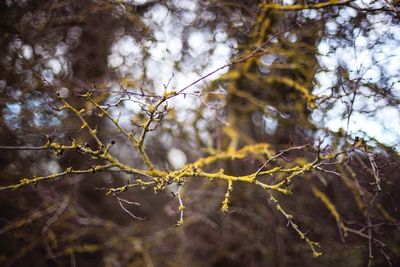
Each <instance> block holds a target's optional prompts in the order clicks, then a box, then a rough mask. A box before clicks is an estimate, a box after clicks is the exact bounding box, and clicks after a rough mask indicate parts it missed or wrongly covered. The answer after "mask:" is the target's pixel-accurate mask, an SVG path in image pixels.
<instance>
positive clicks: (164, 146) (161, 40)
mask: <svg viewBox="0 0 400 267" xmlns="http://www.w3.org/2000/svg"><path fill="white" fill-rule="evenodd" d="M329 3H331V5H329ZM288 6H289V7H291V8H288ZM399 14H400V11H399V4H398V3H397V2H395V1H393V2H392V1H390V0H388V1H386V0H382V1H373V2H368V1H360V0H357V1H341V2H337V3H335V2H325V1H292V0H284V1H273V2H266V1H256V0H254V1H253V0H248V1H240V0H231V1H225V0H220V1H213V0H209V1H206V0H204V1H203V0H176V1H174V0H170V1H151V0H149V1H146V0H136V1H134V0H131V1H127V0H126V1H122V0H121V1H118V0H87V1H75V0H64V1H58V0H55V1H43V0H36V1H29V0H24V1H13V0H6V1H2V2H1V3H0V36H1V38H0V145H1V146H15V147H18V146H30V147H32V146H42V145H44V144H45V143H46V142H47V140H48V138H49V136H52V138H54V140H56V141H57V142H60V143H64V144H67V143H69V142H70V141H69V140H71V139H74V140H77V141H78V142H80V143H85V142H87V143H88V145H92V143H91V142H93V140H91V137H90V135H88V134H86V133H85V132H84V131H80V130H79V128H80V127H81V124H80V122H79V120H78V119H77V118H76V117H74V116H73V115H72V114H70V113H68V112H66V111H61V112H58V111H57V110H56V108H55V107H57V106H59V104H58V101H57V97H56V94H57V92H59V94H61V95H62V96H63V97H65V99H67V100H68V101H69V103H71V104H72V105H74V106H76V107H77V108H78V107H79V109H80V108H84V109H85V113H84V114H83V115H84V116H85V118H86V119H87V121H88V122H89V124H90V125H92V126H93V127H94V128H96V129H97V132H98V135H99V137H100V138H101V139H102V140H103V141H104V142H107V143H109V142H111V141H115V145H114V146H113V147H112V148H111V150H110V151H111V152H112V153H113V154H114V155H115V157H117V158H118V159H119V160H120V161H121V162H123V163H124V164H128V165H129V166H134V167H138V168H145V166H143V163H142V162H141V160H140V155H139V153H137V151H135V150H133V149H132V148H131V146H129V145H128V142H127V140H125V139H124V137H123V136H122V135H121V134H120V133H118V131H117V129H116V128H115V126H114V125H113V124H112V123H111V122H109V121H107V120H105V119H104V118H100V116H98V114H97V113H96V111H95V109H94V108H93V106H92V105H91V104H90V103H87V102H86V101H84V99H82V98H79V97H78V96H77V95H78V94H80V93H81V92H83V91H85V90H88V89H95V93H94V95H93V97H94V99H95V100H96V101H97V102H98V103H101V104H102V105H107V104H109V105H114V104H115V103H118V101H119V100H121V98H123V97H124V96H125V95H124V94H123V93H124V92H126V91H129V92H132V94H133V95H135V94H137V95H139V96H140V95H141V94H143V93H145V94H146V95H155V94H162V93H163V92H164V91H165V90H166V88H167V89H168V90H176V91H179V90H181V89H183V88H185V87H186V86H188V85H190V84H191V83H192V82H194V81H196V80H197V79H199V78H200V77H203V76H204V75H206V74H207V73H210V72H212V71H213V70H215V69H217V68H219V67H221V66H224V65H225V64H229V63H230V62H234V61H235V60H238V59H241V58H244V57H245V56H247V55H249V54H251V53H252V52H253V51H255V50H256V49H258V50H257V52H262V55H260V56H257V57H253V58H250V59H249V60H246V61H245V62H243V63H239V64H231V65H229V66H227V67H225V68H223V69H221V70H220V71H218V72H216V73H214V74H212V75H210V76H207V77H206V78H204V79H203V80H202V81H201V82H198V83H196V84H194V85H193V86H190V87H189V88H187V89H186V90H185V91H184V92H185V93H182V94H180V95H178V96H176V97H174V98H172V99H170V100H169V101H168V104H169V106H171V107H173V108H174V109H173V110H172V111H170V112H169V114H168V116H166V117H165V118H164V119H163V121H162V123H161V124H160V125H159V127H157V129H156V130H155V131H152V132H150V133H149V134H148V136H147V138H146V140H145V146H146V150H147V153H148V154H149V157H150V158H151V159H152V161H153V162H154V163H155V165H156V166H157V168H159V169H161V170H167V171H168V170H170V171H171V170H176V169H179V168H181V167H182V166H184V165H185V164H186V163H189V162H193V161H195V160H197V159H199V158H201V157H204V156H207V155H212V154H213V153H216V152H218V151H229V149H240V148H241V147H243V146H244V145H248V144H255V143H266V144H269V146H270V148H271V151H272V152H273V153H272V154H274V153H278V152H279V151H281V150H282V149H287V148H289V147H293V146H300V145H303V144H318V145H319V146H325V147H328V150H329V151H347V154H346V157H345V159H344V160H343V161H342V162H340V163H338V164H336V165H337V166H336V165H334V166H332V169H330V170H331V171H332V172H331V173H329V172H322V173H321V172H310V173H307V174H303V175H301V177H299V179H296V181H294V183H293V185H292V187H293V188H292V190H293V194H292V195H290V196H282V197H280V198H279V201H280V203H282V205H283V206H284V207H285V208H287V210H289V211H290V213H291V214H293V216H294V218H295V220H296V222H297V223H298V225H299V226H300V227H301V228H302V229H304V231H305V232H307V235H308V236H310V238H312V240H316V241H318V242H319V243H320V244H321V248H320V251H321V252H322V253H323V254H322V256H321V257H319V258H313V257H312V253H311V252H310V251H309V248H308V245H307V244H306V243H305V242H304V241H303V240H300V239H299V237H298V235H297V234H296V232H294V231H293V229H291V228H290V227H287V220H286V219H285V218H284V217H283V216H282V215H281V214H280V213H279V212H277V211H276V208H275V207H274V206H273V205H271V203H270V201H268V195H267V194H266V193H265V192H264V191H263V190H262V189H259V188H255V187H254V186H253V185H251V184H249V185H247V184H240V186H235V188H234V191H233V192H232V194H231V199H230V212H229V213H228V214H223V213H221V211H220V209H221V201H222V200H223V198H224V195H225V191H226V185H225V184H224V183H222V182H219V181H209V180H206V179H200V178H195V179H192V180H190V182H188V183H187V185H185V187H184V191H183V193H182V198H183V201H184V203H185V206H186V210H185V223H184V224H183V225H182V226H179V227H175V223H176V221H177V218H178V217H179V213H178V206H179V202H178V200H177V198H176V197H175V196H174V194H175V193H176V191H177V187H176V186H175V185H171V186H170V187H168V188H167V190H164V191H162V192H158V193H154V191H153V190H152V189H151V188H149V189H145V190H140V188H138V189H132V190H128V191H127V192H124V194H123V197H124V199H126V200H129V201H133V202H138V203H140V206H137V205H127V206H126V208H127V209H129V211H130V212H132V213H133V214H135V215H136V216H140V217H146V218H147V220H146V221H137V220H134V219H133V218H132V217H130V216H129V214H127V212H126V211H124V210H123V209H122V208H121V207H120V203H119V202H118V201H116V199H115V198H113V197H112V196H110V195H107V194H106V192H107V191H106V190H104V188H110V187H118V186H122V185H124V184H127V183H128V182H130V181H132V180H134V179H135V176H134V175H131V174H126V173H121V172H115V173H114V172H106V173H95V174H85V175H73V176H66V177H63V178H60V179H57V180H56V181H52V182H46V183H40V184H38V185H37V186H35V187H33V186H29V187H25V188H21V189H18V190H15V191H3V192H0V203H1V205H0V265H1V266H232V267H233V266H331V265H334V264H335V265H339V266H368V265H370V266H389V265H390V264H392V265H393V266H399V265H400V258H399V256H398V255H400V253H399V250H400V247H399V244H400V242H399V240H400V232H399V224H398V219H399V210H398V204H399V202H400V199H399V197H400V196H399V194H400V193H399V192H400V191H399V189H400V188H399V187H400V185H399V181H398V180H399V179H398V173H399V162H400V160H399V152H397V149H398V148H399V147H398V143H399V142H400V109H399V104H400V75H399V74H400V45H399V44H400V27H399V24H398V23H399V19H400V15H399ZM272 37H274V38H272ZM271 38H272V39H271ZM264 42H267V43H266V45H265V46H263V47H261V46H262V45H263V43H264ZM109 111H110V114H112V115H113V116H114V117H118V118H119V123H120V125H121V126H123V127H124V128H125V129H127V130H129V131H133V132H137V125H135V124H133V123H131V121H132V120H134V121H135V120H139V121H140V120H141V119H142V118H143V116H145V112H144V111H143V110H142V109H141V104H140V103H138V101H136V100H134V98H133V100H132V101H131V100H128V101H122V102H121V103H119V104H118V105H115V107H113V108H111V109H110V110H109ZM360 140H362V144H361V145H357V144H359V143H358V141H360ZM356 147H361V149H359V150H358V151H357V150H356V149H355V148H356ZM314 156H315V153H314V152H313V150H312V149H304V150H301V151H294V152H291V153H289V154H288V155H287V158H283V159H280V161H279V162H276V165H275V166H280V165H285V164H286V165H288V166H294V165H296V164H299V163H300V162H303V163H304V162H308V161H312V159H313V157H314ZM91 164H93V162H91V161H90V160H88V159H87V158H86V157H85V156H84V155H81V154H79V153H77V152H73V151H66V152H65V153H63V154H57V153H54V152H51V151H44V150H43V151H42V150H34V151H30V150H13V149H7V150H6V149H1V148H0V185H1V186H6V185H10V184H15V183H17V182H18V181H19V180H20V179H21V178H29V177H34V176H37V175H49V174H52V173H58V172H61V171H63V170H65V169H66V168H68V167H72V168H73V169H84V168H89V167H90V166H91ZM261 165H262V161H260V159H258V158H251V157H249V158H244V159H238V160H232V161H227V162H218V163H216V164H214V165H213V166H209V168H210V170H216V171H218V170H219V169H221V168H222V169H224V170H225V172H226V173H230V174H232V175H244V174H247V173H251V172H254V170H257V169H258V168H259V167H260V166H261ZM376 170H378V171H376ZM333 172H336V174H334V173H333ZM337 173H339V174H340V175H337ZM376 173H379V175H380V178H381V187H382V192H379V194H378V193H377V192H376V184H373V181H374V180H375V179H376ZM348 181H350V182H348ZM312 188H318V190H319V191H318V192H324V196H327V197H328V198H329V201H330V202H332V203H333V205H334V206H335V209H336V210H337V212H338V213H339V214H340V220H337V219H336V218H335V217H334V216H332V210H329V208H327V205H326V202H325V205H324V203H323V200H321V199H323V197H318V194H315V192H316V191H315V190H314V189H312ZM313 190H314V191H313ZM171 192H172V193H171ZM313 192H314V193H313ZM319 196H321V195H319ZM328 206H329V205H328ZM342 223H344V224H346V225H347V226H348V227H349V228H351V229H353V232H351V231H350V232H349V233H348V235H347V236H343V233H342V229H341V225H342ZM371 251H372V252H373V259H372V258H371V257H370V256H371ZM369 258H370V259H369Z"/></svg>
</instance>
